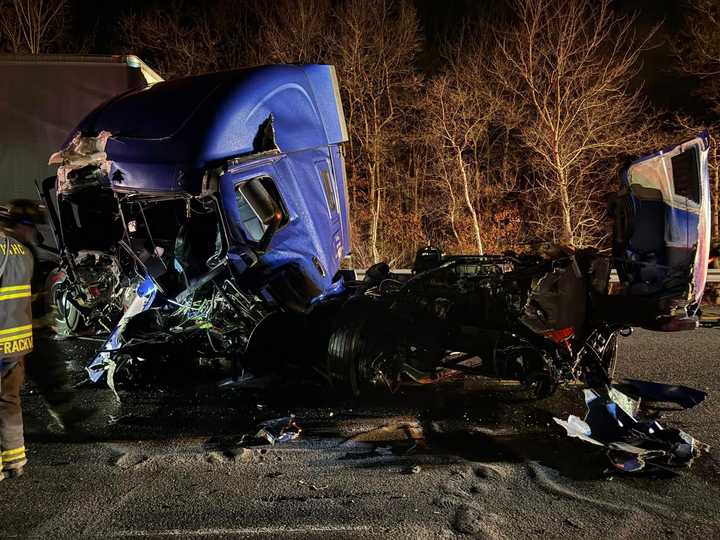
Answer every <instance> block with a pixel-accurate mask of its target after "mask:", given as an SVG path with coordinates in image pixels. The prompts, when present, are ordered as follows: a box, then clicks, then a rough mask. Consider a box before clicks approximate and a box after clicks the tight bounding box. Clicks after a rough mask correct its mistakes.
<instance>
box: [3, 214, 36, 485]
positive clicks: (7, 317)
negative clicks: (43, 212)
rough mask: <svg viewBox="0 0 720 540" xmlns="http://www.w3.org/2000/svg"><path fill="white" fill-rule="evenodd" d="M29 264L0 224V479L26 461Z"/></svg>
mask: <svg viewBox="0 0 720 540" xmlns="http://www.w3.org/2000/svg"><path fill="white" fill-rule="evenodd" d="M0 217H3V216H0ZM7 217H9V218H10V220H12V217H11V216H9V215H8V216H6V219H7ZM33 267H34V263H33V256H32V253H31V252H30V250H29V249H28V248H27V247H26V246H25V245H23V244H22V243H21V242H19V241H18V240H17V239H16V238H14V237H13V236H12V235H11V234H10V233H9V231H8V230H4V229H3V228H2V227H0V462H1V463H2V473H0V480H4V479H5V478H12V477H16V476H20V475H21V474H22V472H23V467H24V466H25V464H26V463H27V458H26V456H25V441H24V438H23V421H22V410H21V407H20V389H21V387H22V384H23V376H24V361H25V356H26V355H28V354H29V353H30V352H31V351H32V350H33V333H32V309H31V294H32V293H31V280H32V275H33Z"/></svg>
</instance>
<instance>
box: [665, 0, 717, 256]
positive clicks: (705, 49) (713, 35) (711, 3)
mask: <svg viewBox="0 0 720 540" xmlns="http://www.w3.org/2000/svg"><path fill="white" fill-rule="evenodd" d="M685 8H686V13H687V15H686V19H685V24H684V29H683V32H682V33H681V35H680V38H679V39H677V40H675V42H674V43H673V45H674V49H675V56H676V59H677V67H678V69H679V71H681V72H682V73H685V74H689V75H694V76H697V77H700V79H701V80H702V82H703V85H702V90H701V92H702V99H703V100H704V101H705V102H706V103H709V104H710V106H711V107H713V108H714V110H715V113H720V2H718V1H717V0H695V1H693V2H686V4H685ZM687 123H688V122H687V121H684V122H681V125H683V126H684V127H686V126H687ZM709 127H711V128H713V130H712V131H715V132H717V130H718V129H719V128H720V123H719V122H717V121H715V122H713V123H712V125H711V126H709ZM710 144H711V148H710V159H709V165H710V172H711V175H712V178H713V180H712V190H711V191H712V199H713V201H714V205H715V208H714V210H715V211H714V212H713V213H712V244H713V246H714V247H717V246H720V216H719V214H720V206H719V201H720V170H719V169H720V167H719V163H718V141H717V139H716V138H715V137H714V136H712V134H711V138H710Z"/></svg>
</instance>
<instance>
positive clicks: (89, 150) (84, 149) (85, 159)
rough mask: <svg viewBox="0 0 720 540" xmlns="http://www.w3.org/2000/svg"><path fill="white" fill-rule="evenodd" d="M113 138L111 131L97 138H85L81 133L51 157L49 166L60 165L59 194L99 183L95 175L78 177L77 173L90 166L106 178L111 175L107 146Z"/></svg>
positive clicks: (58, 172) (102, 132)
mask: <svg viewBox="0 0 720 540" xmlns="http://www.w3.org/2000/svg"><path fill="white" fill-rule="evenodd" d="M110 137H112V133H110V132H109V131H101V132H100V133H99V134H98V135H97V137H90V136H83V135H82V134H81V133H80V132H79V131H78V132H76V133H75V135H74V136H73V138H72V139H71V140H70V142H69V143H68V144H67V145H66V146H65V148H63V149H62V150H60V151H59V152H55V153H54V154H53V155H51V156H50V159H49V161H48V165H60V166H59V167H58V171H57V192H58V193H67V192H70V191H72V190H73V189H75V188H78V187H83V186H84V185H86V184H88V185H89V184H94V183H97V178H96V177H95V176H94V175H90V176H86V175H78V174H77V173H76V171H79V170H80V169H84V168H85V167H88V166H93V167H96V168H97V169H98V170H99V171H100V173H101V174H102V175H104V176H108V175H109V174H110V165H111V163H110V161H108V159H107V153H106V152H105V146H106V145H107V141H108V139H109V138H110Z"/></svg>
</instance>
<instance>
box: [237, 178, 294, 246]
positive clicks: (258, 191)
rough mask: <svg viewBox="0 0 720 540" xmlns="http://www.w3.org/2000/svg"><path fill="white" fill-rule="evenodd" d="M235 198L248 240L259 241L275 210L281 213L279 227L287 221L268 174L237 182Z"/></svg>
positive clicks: (283, 208)
mask: <svg viewBox="0 0 720 540" xmlns="http://www.w3.org/2000/svg"><path fill="white" fill-rule="evenodd" d="M235 200H236V201H237V204H238V208H239V210H240V221H241V223H242V226H243V228H244V229H245V233H246V234H247V237H248V240H250V241H252V242H259V241H260V239H261V238H262V237H263V234H265V231H266V230H267V228H268V225H269V224H270V223H271V221H272V219H273V216H274V214H275V213H276V212H278V211H280V212H281V213H282V215H283V217H282V220H281V221H280V227H282V226H283V225H285V224H286V223H287V221H288V218H287V211H286V210H285V206H284V205H283V203H282V199H281V198H280V193H279V192H278V190H277V187H275V183H274V182H273V181H272V179H271V178H270V177H268V176H260V177H258V178H253V179H252V180H248V181H246V182H242V183H241V184H238V185H237V187H236V192H235Z"/></svg>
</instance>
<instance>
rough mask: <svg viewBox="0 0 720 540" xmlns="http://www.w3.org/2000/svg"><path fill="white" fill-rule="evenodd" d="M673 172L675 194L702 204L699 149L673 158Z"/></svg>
mask: <svg viewBox="0 0 720 540" xmlns="http://www.w3.org/2000/svg"><path fill="white" fill-rule="evenodd" d="M671 161H672V172H673V185H674V188H675V193H677V194H678V195H681V196H683V197H686V198H688V199H690V200H691V201H693V202H695V203H698V204H700V175H699V174H698V152H697V148H692V149H690V150H686V151H684V152H682V153H681V154H678V155H676V156H673V157H672V158H671Z"/></svg>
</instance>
